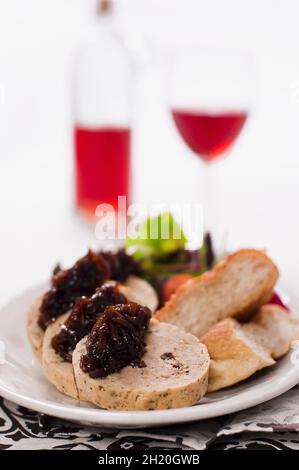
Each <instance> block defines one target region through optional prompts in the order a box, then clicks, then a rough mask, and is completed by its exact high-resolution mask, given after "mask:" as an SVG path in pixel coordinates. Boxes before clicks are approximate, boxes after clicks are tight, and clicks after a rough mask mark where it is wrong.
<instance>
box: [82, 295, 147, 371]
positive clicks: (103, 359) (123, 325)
mask: <svg viewBox="0 0 299 470" xmlns="http://www.w3.org/2000/svg"><path fill="white" fill-rule="evenodd" d="M150 318H151V311H150V309H149V308H147V307H141V305H138V304H136V303H133V302H130V303H127V304H123V305H114V306H108V307H106V309H105V312H104V314H103V315H102V316H101V317H100V318H98V319H97V321H96V323H95V324H94V326H93V328H92V330H91V332H90V333H89V335H88V336H87V340H86V354H83V355H82V356H81V360H80V367H81V369H82V370H83V371H84V372H86V373H88V374H89V375H90V377H92V378H98V377H106V376H107V375H109V374H112V373H114V372H117V371H119V370H120V369H122V368H123V367H125V366H128V365H131V366H133V367H134V366H138V365H139V364H141V358H142V356H143V354H144V352H145V337H146V334H147V332H148V327H149V322H150Z"/></svg>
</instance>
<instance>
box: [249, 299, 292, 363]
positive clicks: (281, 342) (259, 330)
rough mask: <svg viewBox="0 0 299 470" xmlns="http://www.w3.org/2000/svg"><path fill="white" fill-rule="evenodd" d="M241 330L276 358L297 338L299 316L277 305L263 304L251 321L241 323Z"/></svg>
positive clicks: (282, 354) (288, 348) (285, 351)
mask: <svg viewBox="0 0 299 470" xmlns="http://www.w3.org/2000/svg"><path fill="white" fill-rule="evenodd" d="M243 331H244V333H246V334H247V335H251V337H253V338H254V339H255V341H256V342H258V343H259V344H261V345H262V346H263V347H264V348H265V349H266V350H267V351H268V352H269V354H271V356H272V357H273V358H274V359H278V358H280V357H281V356H284V355H285V354H286V353H287V352H288V351H289V350H290V348H291V346H292V343H293V341H295V340H298V339H299V318H298V316H297V315H294V314H292V313H289V312H287V311H286V310H285V309H284V308H282V307H279V306H278V305H264V307H262V308H261V309H260V310H259V311H258V312H257V314H256V315H255V316H254V317H253V318H252V321H251V322H249V323H247V324H244V325H243Z"/></svg>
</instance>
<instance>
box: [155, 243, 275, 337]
mask: <svg viewBox="0 0 299 470" xmlns="http://www.w3.org/2000/svg"><path fill="white" fill-rule="evenodd" d="M277 279H278V270H277V267H276V266H275V264H274V263H273V262H272V261H271V260H270V259H269V258H268V257H267V255H266V254H265V253H264V252H263V251H257V250H249V249H248V250H240V251H237V252H236V253H234V254H232V255H230V256H228V258H227V259H226V260H225V261H223V262H222V263H220V264H218V265H217V266H216V267H215V268H214V269H212V270H211V271H207V272H206V273H204V274H203V275H201V276H198V277H196V278H193V279H191V280H190V281H187V282H186V283H185V284H183V285H182V286H181V287H180V288H179V289H178V290H177V291H176V292H175V293H174V294H173V295H172V297H171V298H170V300H169V301H168V302H167V303H166V305H165V306H164V307H163V308H162V309H161V310H159V311H158V312H157V313H156V315H155V318H156V319H158V320H161V321H165V322H168V323H172V324H174V325H177V326H179V327H180V328H183V329H184V330H185V331H187V332H188V333H192V334H194V335H195V336H197V337H199V338H200V337H201V336H202V335H203V334H205V333H206V332H207V331H208V330H209V328H211V326H213V325H215V324H216V323H218V322H219V321H221V320H224V319H225V318H227V317H236V318H243V319H244V318H248V317H249V316H250V315H251V314H252V313H253V312H255V311H256V310H257V309H258V308H259V307H260V306H261V305H263V304H264V303H266V302H267V301H268V300H269V298H270V296H271V294H272V290H273V287H274V285H275V283H276V281H277Z"/></svg>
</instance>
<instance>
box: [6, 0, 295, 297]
mask: <svg viewBox="0 0 299 470" xmlns="http://www.w3.org/2000/svg"><path fill="white" fill-rule="evenodd" d="M118 4H119V5H118V6H119V20H120V22H121V23H122V25H123V28H124V30H125V31H127V33H130V35H132V36H133V37H134V38H137V39H138V40H140V41H142V43H143V44H145V45H146V48H147V51H148V53H149V54H148V60H147V62H146V64H145V65H144V66H143V68H142V69H141V70H140V74H139V78H138V79H137V78H136V112H135V123H136V131H135V142H134V169H135V194H136V197H137V199H138V200H141V201H144V202H150V201H161V200H165V201H181V202H184V201H196V200H197V199H198V197H199V196H198V195H199V190H200V184H201V179H200V174H201V168H200V162H199V161H198V160H197V159H195V158H192V156H191V155H190V152H189V151H188V149H187V148H186V147H185V145H184V144H183V142H182V141H181V139H180V137H179V136H178V135H177V133H176V132H175V129H174V126H173V123H172V121H171V119H170V116H169V113H168V109H167V106H166V102H167V100H166V89H167V83H165V69H164V66H163V64H164V58H165V53H166V52H167V51H168V50H169V49H172V50H175V49H176V47H178V46H181V45H183V44H185V45H187V44H196V45H200V46H202V45H208V46H211V45H215V46H219V45H221V46H226V47H228V48H229V47H232V48H236V47H238V48H240V49H242V50H247V51H249V52H251V53H252V55H253V57H254V59H255V62H256V65H257V89H256V94H255V100H254V103H253V107H252V113H251V120H250V121H249V123H248V125H247V128H246V130H245V132H244V133H243V135H242V136H241V138H240V139H239V141H238V143H237V144H236V146H235V147H234V149H233V152H232V154H231V155H230V156H229V158H227V159H226V160H224V161H223V162H221V163H220V164H219V165H218V174H219V185H218V189H219V194H220V197H221V221H222V223H223V224H224V225H225V228H229V244H230V245H231V246H236V247H237V246H253V247H259V248H264V247H265V248H267V249H268V250H269V251H270V253H271V254H272V255H273V257H274V258H275V260H276V261H277V263H278V264H279V266H280V268H281V271H282V274H283V277H284V279H285V281H286V282H287V283H288V285H290V286H291V287H292V288H293V289H296V287H297V278H298V275H299V257H298V254H297V251H298V245H299V242H298V241H299V222H298V206H299V100H298V99H297V100H296V89H295V90H294V89H293V88H292V87H293V86H295V87H296V80H297V81H298V80H299V28H298V18H299V2H298V1H296V0H294V1H291V0H281V1H277V0H250V1H249V0H226V1H223V0H209V1H205V0H184V1H182V0H163V1H161V0H160V1H159V0H120V1H119V2H118ZM93 8H94V1H93V0H0V84H1V90H2V89H3V91H4V97H3V98H4V99H3V100H2V103H1V105H0V210H1V212H0V217H1V219H0V224H1V229H0V230H1V232H0V233H1V235H0V236H1V238H0V242H1V243H0V303H3V302H5V301H6V300H8V298H9V297H10V296H12V295H14V294H15V293H17V292H19V291H20V290H22V289H25V288H26V287H28V286H29V285H31V284H32V283H34V282H37V281H39V280H41V279H45V278H47V276H48V275H49V271H50V268H51V267H52V266H53V265H54V264H55V263H56V262H57V261H59V260H62V261H63V262H64V263H65V264H66V263H70V262H71V261H72V260H73V259H74V258H75V257H76V256H79V255H81V254H83V253H84V251H85V250H86V248H87V246H88V245H94V244H95V238H94V235H93V231H92V229H90V228H89V227H88V226H85V225H84V224H83V223H82V222H80V221H79V220H78V219H77V217H76V216H75V215H74V212H73V208H72V186H71V181H72V133H71V129H72V116H71V92H70V88H71V87H70V83H71V81H70V79H71V65H72V61H73V56H74V52H75V51H76V49H77V47H78V45H79V44H80V43H81V41H83V39H84V38H85V37H86V36H87V35H88V34H89V32H90V30H91V28H92V27H93V26H92V11H93ZM298 83H299V82H298Z"/></svg>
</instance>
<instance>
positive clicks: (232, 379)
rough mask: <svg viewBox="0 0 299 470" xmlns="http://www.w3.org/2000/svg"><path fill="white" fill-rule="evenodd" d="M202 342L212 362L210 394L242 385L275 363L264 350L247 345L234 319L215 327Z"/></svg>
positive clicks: (247, 342) (254, 345)
mask: <svg viewBox="0 0 299 470" xmlns="http://www.w3.org/2000/svg"><path fill="white" fill-rule="evenodd" d="M201 342H202V343H203V344H205V345H206V346H207V348H208V351H209V355H210V358H211V364H210V373H209V385H208V391H209V392H214V391H216V390H220V389H222V388H225V387H229V386H231V385H234V384H236V383H238V382H241V381H242V380H245V379H247V378H248V377H250V376H251V375H253V374H254V373H255V372H257V371H258V370H260V369H263V368H264V367H268V366H270V365H272V364H274V363H275V361H274V360H273V359H272V357H271V356H270V354H268V353H267V351H266V350H264V349H263V348H262V347H258V346H257V345H256V344H255V343H254V342H252V343H251V342H250V340H249V339H248V338H247V336H246V335H245V334H243V331H242V326H241V325H240V324H239V323H238V322H237V321H236V320H235V319H233V318H228V319H226V320H223V321H222V322H220V323H217V324H216V325H214V326H213V327H212V328H211V329H210V330H209V331H208V332H207V333H206V334H205V335H204V336H203V337H202V338H201Z"/></svg>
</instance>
